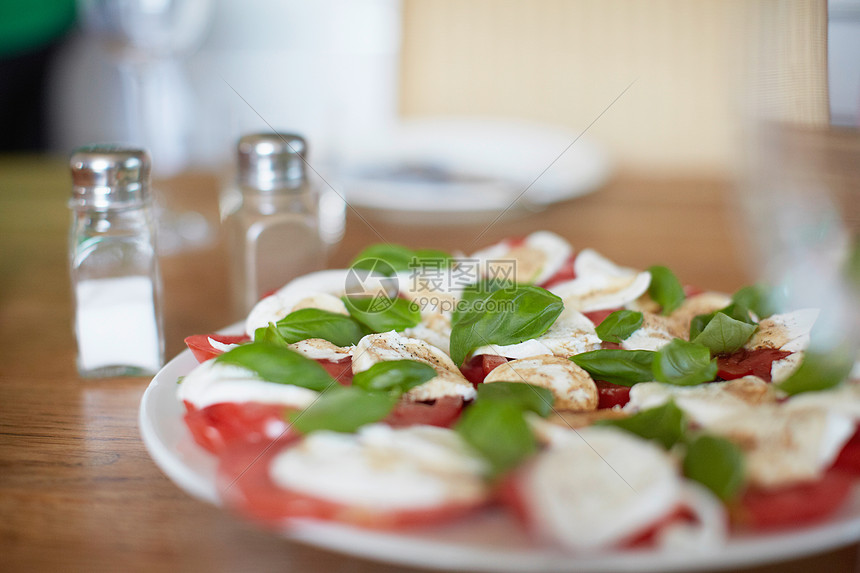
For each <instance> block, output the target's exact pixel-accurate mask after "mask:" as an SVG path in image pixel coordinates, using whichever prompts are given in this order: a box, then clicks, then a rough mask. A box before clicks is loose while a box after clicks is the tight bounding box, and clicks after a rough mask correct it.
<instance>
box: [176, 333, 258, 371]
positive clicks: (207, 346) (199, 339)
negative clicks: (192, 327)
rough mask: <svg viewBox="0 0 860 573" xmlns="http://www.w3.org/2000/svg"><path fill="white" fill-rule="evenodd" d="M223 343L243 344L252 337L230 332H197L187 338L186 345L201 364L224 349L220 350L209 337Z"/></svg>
mask: <svg viewBox="0 0 860 573" xmlns="http://www.w3.org/2000/svg"><path fill="white" fill-rule="evenodd" d="M210 338H211V339H212V340H214V341H216V342H220V343H222V344H242V343H243V342H248V341H249V340H251V338H250V337H249V336H247V335H245V334H241V335H235V336H234V335H229V334H195V335H193V336H189V337H188V338H186V339H185V345H186V346H187V347H188V349H189V350H191V354H193V355H194V358H196V359H197V362H200V363H201V364H202V363H203V362H206V361H207V360H209V359H210V358H215V357H216V356H218V355H219V354H223V353H224V351H223V350H218V349H217V348H215V347H213V346H212V344H211V343H210V342H209V339H210Z"/></svg>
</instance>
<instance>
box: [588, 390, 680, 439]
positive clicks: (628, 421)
mask: <svg viewBox="0 0 860 573" xmlns="http://www.w3.org/2000/svg"><path fill="white" fill-rule="evenodd" d="M597 424H598V425H601V426H615V427H616V428H621V429H622V430H625V431H627V432H630V433H631V434H636V435H637V436H639V437H640V438H645V439H646V440H654V441H655V442H657V443H659V444H660V445H662V446H663V447H664V448H666V449H667V450H668V449H669V448H671V447H672V446H674V445H675V444H677V443H678V442H680V441H682V440H683V439H684V428H685V427H686V420H685V419H684V412H683V411H682V410H681V409H680V408H679V407H678V406H676V405H675V402H674V401H673V400H669V401H668V402H666V403H665V404H663V405H662V406H657V407H656V408H649V409H647V410H642V411H641V412H637V413H635V414H633V415H632V416H630V417H629V418H622V419H619V420H601V421H599V422H597Z"/></svg>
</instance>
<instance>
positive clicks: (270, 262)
mask: <svg viewBox="0 0 860 573" xmlns="http://www.w3.org/2000/svg"><path fill="white" fill-rule="evenodd" d="M239 190H240V196H241V198H240V200H239V201H238V202H237V204H236V205H234V207H233V210H232V212H230V213H228V214H227V216H226V218H225V226H226V228H227V233H228V237H229V241H230V245H231V251H232V252H231V255H232V264H231V269H232V275H233V276H232V279H233V293H234V305H235V308H236V311H237V312H238V313H239V314H241V315H246V314H247V313H248V312H249V311H250V310H251V309H252V308H253V307H254V305H255V304H256V303H257V302H258V301H259V300H260V299H261V298H263V297H264V296H265V295H267V294H271V293H272V292H273V291H275V290H277V289H279V288H281V287H282V286H284V285H285V284H287V283H288V282H289V281H290V280H292V279H294V278H296V277H298V276H301V275H303V274H306V273H309V272H312V271H316V270H320V269H322V268H324V266H325V260H326V254H327V244H326V243H325V242H324V241H323V239H322V237H321V234H320V227H319V195H318V193H317V192H316V190H314V189H313V188H312V187H311V186H310V185H309V184H308V183H307V182H303V183H302V184H301V185H299V186H297V187H296V188H289V189H278V190H274V191H265V192H261V191H260V190H258V189H255V188H253V187H250V186H247V185H240V186H239Z"/></svg>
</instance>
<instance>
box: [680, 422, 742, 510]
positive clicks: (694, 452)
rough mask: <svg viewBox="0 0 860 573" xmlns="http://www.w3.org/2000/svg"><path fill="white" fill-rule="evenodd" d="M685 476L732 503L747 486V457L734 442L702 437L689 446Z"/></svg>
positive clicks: (685, 456) (685, 463) (707, 436)
mask: <svg viewBox="0 0 860 573" xmlns="http://www.w3.org/2000/svg"><path fill="white" fill-rule="evenodd" d="M683 467H684V475H685V476H687V477H688V478H689V479H692V480H695V481H697V482H699V483H701V484H702V485H704V486H705V487H707V488H708V489H710V490H711V491H712V492H714V494H716V496H717V497H719V498H720V499H722V500H723V501H730V500H731V499H732V498H734V497H735V496H736V495H737V494H738V493H739V492H740V489H741V487H742V486H743V484H744V457H743V452H741V449H740V448H739V447H738V446H736V445H735V444H733V443H732V442H730V441H728V440H726V439H724V438H720V437H717V436H710V435H702V436H699V437H698V438H696V439H694V440H693V441H692V442H691V443H690V444H689V445H688V446H687V453H686V454H685V455H684V463H683Z"/></svg>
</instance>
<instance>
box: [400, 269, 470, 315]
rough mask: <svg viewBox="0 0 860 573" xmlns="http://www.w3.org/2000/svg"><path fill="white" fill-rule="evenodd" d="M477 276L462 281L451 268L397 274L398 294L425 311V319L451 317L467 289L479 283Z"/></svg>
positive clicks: (423, 312)
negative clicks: (440, 315)
mask: <svg viewBox="0 0 860 573" xmlns="http://www.w3.org/2000/svg"><path fill="white" fill-rule="evenodd" d="M478 278H479V277H478V276H477V274H475V275H474V276H470V277H461V276H460V275H458V274H457V273H456V272H455V271H454V270H452V269H450V268H447V267H445V268H442V267H439V268H436V267H419V268H416V269H413V270H410V271H405V272H401V273H398V274H397V280H398V292H399V294H400V295H401V296H403V297H405V298H406V299H407V300H409V301H412V302H414V303H415V304H417V305H418V307H419V308H420V309H421V314H422V315H430V314H444V315H445V316H450V315H451V313H452V312H453V311H454V308H455V307H456V304H457V301H459V300H460V296H461V293H462V290H463V287H464V286H466V285H469V284H472V283H474V282H477V280H478Z"/></svg>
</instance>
